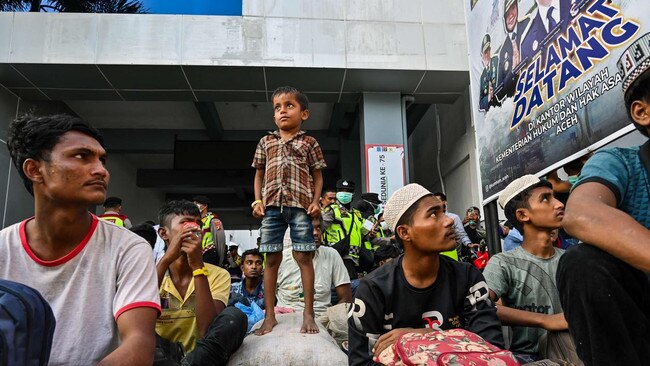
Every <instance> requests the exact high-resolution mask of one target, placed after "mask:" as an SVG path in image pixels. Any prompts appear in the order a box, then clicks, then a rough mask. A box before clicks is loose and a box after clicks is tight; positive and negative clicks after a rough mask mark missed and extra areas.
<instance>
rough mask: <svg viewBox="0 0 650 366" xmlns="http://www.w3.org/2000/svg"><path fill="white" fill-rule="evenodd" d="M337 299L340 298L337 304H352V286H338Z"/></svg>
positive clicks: (347, 284)
mask: <svg viewBox="0 0 650 366" xmlns="http://www.w3.org/2000/svg"><path fill="white" fill-rule="evenodd" d="M336 297H338V298H339V302H338V303H337V304H343V303H350V302H352V286H351V285H350V284H349V283H345V284H343V285H339V286H336Z"/></svg>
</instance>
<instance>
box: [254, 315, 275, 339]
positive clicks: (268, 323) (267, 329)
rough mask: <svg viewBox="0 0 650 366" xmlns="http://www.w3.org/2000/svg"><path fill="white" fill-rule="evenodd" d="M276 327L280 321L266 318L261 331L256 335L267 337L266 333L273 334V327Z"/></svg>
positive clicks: (257, 331) (256, 332)
mask: <svg viewBox="0 0 650 366" xmlns="http://www.w3.org/2000/svg"><path fill="white" fill-rule="evenodd" d="M276 325H278V321H277V320H275V317H266V318H264V322H263V323H262V326H261V327H260V329H258V330H256V331H255V335H258V336H261V335H265V334H266V333H271V331H272V330H273V327H275V326H276Z"/></svg>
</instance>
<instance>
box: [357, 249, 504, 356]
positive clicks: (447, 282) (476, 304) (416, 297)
mask: <svg viewBox="0 0 650 366" xmlns="http://www.w3.org/2000/svg"><path fill="white" fill-rule="evenodd" d="M402 258H403V256H400V257H399V259H398V260H394V261H392V262H391V263H389V264H386V265H384V266H382V267H380V268H378V269H377V270H375V271H374V272H372V273H370V274H369V275H367V276H366V277H364V278H363V279H362V280H361V283H360V285H359V288H358V289H357V291H356V294H355V299H354V301H353V304H352V306H353V309H352V311H351V312H350V314H349V316H348V332H349V334H348V339H349V364H350V365H371V364H374V363H373V362H372V347H373V346H374V344H375V342H376V341H377V339H378V338H379V336H381V335H382V334H384V333H387V332H389V331H390V330H392V329H398V328H431V327H433V326H437V327H439V328H440V329H453V328H464V329H466V330H469V331H471V332H474V333H476V334H478V335H479V336H481V337H483V339H485V340H486V341H488V342H490V343H492V344H493V345H495V346H497V347H501V348H503V347H504V343H503V334H502V330H501V322H500V321H499V319H498V318H497V315H496V308H495V307H494V303H493V302H492V301H490V299H489V297H488V287H487V284H486V283H485V279H484V278H483V275H482V274H481V272H479V271H478V269H476V268H475V267H473V266H471V265H469V264H468V263H460V262H456V261H454V260H452V259H449V258H447V257H445V256H440V268H439V271H438V277H437V279H436V282H435V283H434V284H433V285H431V286H429V287H427V288H422V289H419V288H415V287H413V286H411V285H410V284H409V283H408V282H407V281H406V278H405V277H404V272H403V269H402Z"/></svg>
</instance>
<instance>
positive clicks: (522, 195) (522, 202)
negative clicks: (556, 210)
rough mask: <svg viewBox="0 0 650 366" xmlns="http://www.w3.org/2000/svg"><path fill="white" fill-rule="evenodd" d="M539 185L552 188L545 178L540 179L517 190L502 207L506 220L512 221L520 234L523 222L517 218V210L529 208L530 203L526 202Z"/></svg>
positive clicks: (522, 233) (522, 229)
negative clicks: (519, 190) (517, 192)
mask: <svg viewBox="0 0 650 366" xmlns="http://www.w3.org/2000/svg"><path fill="white" fill-rule="evenodd" d="M539 187H547V188H551V189H553V185H552V184H551V182H549V181H547V180H543V181H540V182H538V183H535V184H533V185H532V186H530V187H528V188H526V189H524V190H523V191H521V192H519V194H517V195H516V196H514V197H512V199H510V201H508V203H507V204H506V207H505V208H504V209H503V211H504V213H505V215H506V218H507V219H508V221H510V223H512V226H514V228H515V229H517V231H519V232H520V233H521V235H524V224H522V223H521V221H519V220H517V210H518V209H520V208H530V205H529V204H528V200H529V199H530V194H531V193H532V192H533V190H534V189H535V188H539Z"/></svg>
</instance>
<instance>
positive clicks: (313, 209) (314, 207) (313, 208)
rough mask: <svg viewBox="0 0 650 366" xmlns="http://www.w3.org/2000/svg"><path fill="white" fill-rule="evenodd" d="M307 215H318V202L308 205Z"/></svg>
mask: <svg viewBox="0 0 650 366" xmlns="http://www.w3.org/2000/svg"><path fill="white" fill-rule="evenodd" d="M307 215H309V216H311V217H318V215H320V207H319V206H318V203H316V202H312V203H311V204H310V205H309V207H308V208H307Z"/></svg>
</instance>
